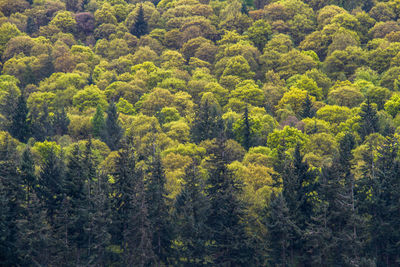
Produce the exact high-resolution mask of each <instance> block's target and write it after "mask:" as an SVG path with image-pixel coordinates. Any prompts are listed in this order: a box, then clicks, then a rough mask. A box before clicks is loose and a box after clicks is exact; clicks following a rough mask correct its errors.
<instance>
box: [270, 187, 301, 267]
mask: <svg viewBox="0 0 400 267" xmlns="http://www.w3.org/2000/svg"><path fill="white" fill-rule="evenodd" d="M267 211H268V212H267V213H268V217H267V219H266V222H265V223H266V226H267V230H268V243H269V248H270V252H269V260H268V261H269V263H270V264H271V265H272V266H294V265H295V264H294V262H293V261H292V258H293V257H292V255H291V249H290V247H293V242H294V239H295V238H296V236H297V235H298V232H300V230H299V229H298V227H297V226H296V224H295V223H294V222H293V221H292V219H291V215H290V211H289V208H288V207H287V205H286V201H285V198H284V197H283V196H282V195H281V194H279V195H277V196H273V197H272V201H271V203H270V206H269V207H268V209H267Z"/></svg>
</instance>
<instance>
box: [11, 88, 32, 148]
mask: <svg viewBox="0 0 400 267" xmlns="http://www.w3.org/2000/svg"><path fill="white" fill-rule="evenodd" d="M28 112H29V110H28V107H27V106H26V101H25V97H24V96H23V94H22V93H21V95H20V96H19V98H18V103H17V108H16V110H15V112H14V113H13V115H12V118H11V125H10V134H11V135H12V136H13V137H14V138H16V139H18V140H19V141H21V142H26V141H27V140H28V138H29V136H30V127H29V123H28V120H27V118H28Z"/></svg>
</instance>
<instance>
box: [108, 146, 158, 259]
mask: <svg viewBox="0 0 400 267" xmlns="http://www.w3.org/2000/svg"><path fill="white" fill-rule="evenodd" d="M116 165H117V172H116V173H115V175H114V177H115V184H114V194H115V198H114V208H116V215H115V217H116V218H115V219H116V220H114V221H113V225H114V234H116V236H119V238H117V240H120V242H121V247H122V248H123V255H122V260H123V263H124V265H126V266H149V265H152V264H155V262H156V257H155V254H154V251H153V244H152V238H153V235H152V231H151V230H152V229H151V226H152V225H151V223H150V220H149V210H148V206H147V201H146V195H145V190H144V181H143V175H142V174H141V173H140V172H139V171H138V170H137V169H136V162H135V153H134V151H133V149H132V147H131V146H130V145H128V144H126V143H125V144H124V146H123V148H122V150H121V151H120V152H119V157H118V160H117V164H116ZM160 216H161V215H160Z"/></svg>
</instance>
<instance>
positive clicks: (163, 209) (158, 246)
mask: <svg viewBox="0 0 400 267" xmlns="http://www.w3.org/2000/svg"><path fill="white" fill-rule="evenodd" d="M165 182H166V178H165V173H164V168H163V166H162V163H161V158H160V155H159V154H158V153H157V152H155V151H154V155H153V158H152V161H151V162H150V164H149V173H148V177H147V183H146V201H147V203H149V206H148V212H149V220H150V226H151V229H152V232H153V238H152V246H153V250H154V253H155V255H156V256H157V258H158V260H159V261H160V262H163V263H164V264H166V263H167V262H168V260H169V259H168V256H169V255H170V254H171V251H170V250H171V240H172V231H173V229H172V228H171V222H170V217H169V212H168V210H169V209H168V206H167V199H166V194H167V193H166V190H165Z"/></svg>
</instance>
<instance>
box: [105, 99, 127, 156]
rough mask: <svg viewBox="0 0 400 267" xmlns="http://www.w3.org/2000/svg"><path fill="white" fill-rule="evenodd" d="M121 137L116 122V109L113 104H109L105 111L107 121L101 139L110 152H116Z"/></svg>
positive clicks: (121, 131)
mask: <svg viewBox="0 0 400 267" xmlns="http://www.w3.org/2000/svg"><path fill="white" fill-rule="evenodd" d="M122 136H123V129H122V127H121V126H120V125H119V122H118V113H117V107H116V106H115V103H111V104H110V105H109V107H108V110H107V119H106V123H105V128H104V131H103V133H102V137H103V138H102V139H103V141H104V142H105V143H106V144H107V145H108V147H109V148H110V149H111V150H117V149H118V148H119V145H120V144H119V142H120V140H121V138H122Z"/></svg>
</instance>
